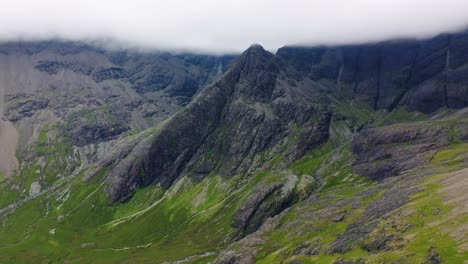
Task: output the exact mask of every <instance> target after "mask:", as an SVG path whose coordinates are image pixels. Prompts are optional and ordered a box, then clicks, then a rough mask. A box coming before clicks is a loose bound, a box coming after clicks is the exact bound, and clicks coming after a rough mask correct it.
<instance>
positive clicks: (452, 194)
mask: <svg viewBox="0 0 468 264" xmlns="http://www.w3.org/2000/svg"><path fill="white" fill-rule="evenodd" d="M440 183H441V184H442V185H443V187H442V188H441V189H440V191H439V192H440V194H442V197H443V200H444V202H445V204H447V205H450V206H453V207H454V209H453V210H452V212H451V213H450V214H451V215H450V217H451V218H457V219H466V218H467V217H468V168H465V169H463V170H459V171H456V172H452V173H448V174H446V175H445V176H444V177H443V178H442V179H441V180H440ZM451 236H452V237H453V238H454V239H455V240H456V241H457V242H458V248H459V250H461V251H467V250H468V222H466V221H462V222H461V223H460V224H459V225H458V226H457V228H456V229H455V230H452V232H451Z"/></svg>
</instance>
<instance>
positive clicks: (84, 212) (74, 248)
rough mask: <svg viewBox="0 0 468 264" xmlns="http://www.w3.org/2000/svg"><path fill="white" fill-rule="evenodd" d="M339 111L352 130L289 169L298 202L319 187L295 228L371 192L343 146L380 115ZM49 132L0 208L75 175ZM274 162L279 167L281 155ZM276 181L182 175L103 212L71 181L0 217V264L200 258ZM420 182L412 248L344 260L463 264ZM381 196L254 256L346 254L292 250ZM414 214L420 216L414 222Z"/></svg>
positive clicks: (93, 193) (450, 164)
mask: <svg viewBox="0 0 468 264" xmlns="http://www.w3.org/2000/svg"><path fill="white" fill-rule="evenodd" d="M340 107H341V111H342V113H343V114H346V115H351V116H354V119H355V121H354V122H355V124H349V123H348V124H345V123H346V122H349V120H350V118H347V121H336V122H334V123H333V125H332V129H333V131H332V137H331V138H330V141H329V142H328V143H327V144H325V145H323V146H322V147H320V148H318V149H316V150H313V151H311V152H310V153H309V154H308V155H306V156H305V157H304V158H303V159H301V160H299V161H297V162H296V163H294V164H292V165H291V166H290V167H289V168H288V169H289V170H291V171H292V172H294V173H295V174H296V175H297V176H298V177H299V181H298V184H297V185H296V191H297V193H298V196H299V197H304V198H305V197H306V196H307V195H308V194H309V193H310V192H311V191H314V190H315V191H316V192H317V197H318V202H317V203H316V204H313V206H311V205H310V204H306V202H305V201H303V202H298V203H297V204H296V205H294V207H293V209H292V210H291V211H290V212H289V213H288V214H286V216H285V217H284V219H283V220H282V222H283V223H288V222H294V221H296V220H297V219H298V218H300V217H301V214H302V213H304V210H306V211H308V212H310V211H314V210H319V209H321V208H324V207H325V206H327V204H329V203H330V202H331V201H332V202H337V201H341V200H345V199H348V198H352V197H354V196H355V194H357V193H359V192H361V191H363V190H367V189H371V188H374V187H375V185H376V183H374V182H369V181H367V180H366V179H365V178H363V177H360V176H359V175H355V174H353V173H352V167H351V166H352V165H351V163H350V160H351V159H352V154H351V152H350V151H349V144H347V143H346V142H347V141H348V140H349V136H350V135H351V134H350V131H349V130H348V128H347V127H350V125H355V126H361V125H362V124H361V121H362V120H364V122H365V123H371V122H372V121H373V120H374V119H376V118H378V116H381V115H382V113H373V112H372V111H370V110H369V109H363V108H361V107H360V106H359V105H357V106H355V107H352V111H349V109H346V108H344V107H343V106H340ZM338 111H340V108H339V109H338ZM387 117H388V119H387V121H382V122H381V123H380V124H379V125H382V124H385V123H387V122H389V123H394V122H400V121H402V120H408V119H409V120H414V118H416V119H419V118H420V116H416V117H415V116H414V115H412V114H411V115H408V114H407V113H404V112H403V113H398V114H396V113H395V114H392V115H389V116H387ZM351 120H352V119H351ZM45 133H46V131H44V132H43V133H41V136H40V137H39V142H38V144H37V146H36V149H35V151H36V152H37V153H38V155H39V156H40V157H46V159H47V161H48V163H47V165H46V166H45V167H41V166H40V162H38V160H37V159H36V160H35V162H30V163H28V164H24V166H23V170H22V172H21V177H20V178H19V179H20V180H19V181H18V182H14V183H10V184H3V186H2V185H0V188H2V191H1V192H0V205H1V206H0V207H3V206H4V205H6V204H10V203H11V202H12V201H16V200H17V199H18V198H19V197H23V198H24V197H27V195H26V194H24V193H23V194H21V193H20V192H18V191H14V190H11V186H13V185H15V184H16V185H18V186H20V189H21V190H22V189H28V186H29V185H30V184H31V183H32V182H33V181H36V180H39V181H41V183H42V184H43V186H45V187H50V186H52V185H54V184H57V183H58V182H60V180H58V179H57V177H56V175H57V174H58V173H64V172H65V173H70V171H71V170H72V169H73V168H72V167H69V166H67V163H66V162H64V157H66V156H69V155H73V153H72V150H71V148H70V147H69V146H68V145H67V144H65V143H63V142H62V141H60V140H59V141H58V142H50V140H49V139H48V137H47V136H46V134H45ZM338 146H341V147H340V148H337V147H338ZM466 152H467V146H466V144H462V143H461V142H458V141H457V140H454V142H453V145H452V146H451V148H449V149H447V150H442V151H440V152H439V153H437V154H436V156H435V158H434V160H433V163H434V164H435V165H437V166H438V167H440V168H444V170H454V169H457V168H459V167H460V166H463V165H461V164H463V163H462V162H463V161H464V160H463V157H464V156H463V155H464V154H465V153H466ZM271 163H274V164H273V165H275V164H276V163H278V158H277V159H275V160H272V161H271ZM38 169H40V170H41V173H39V174H38V173H36V172H37V170H38ZM317 174H318V175H320V177H321V178H324V179H325V180H324V182H323V184H321V185H318V184H317V183H316V182H314V180H313V178H314V177H315V176H316V175H317ZM278 180H282V179H281V177H280V174H278V173H276V172H274V171H271V170H265V171H259V172H258V173H257V174H255V175H254V177H250V178H248V179H243V178H241V177H235V178H232V179H226V178H223V177H211V178H207V179H205V180H203V181H202V182H193V181H192V180H190V179H186V178H183V179H181V180H180V181H179V182H178V183H177V184H176V185H174V186H173V187H172V188H171V189H170V190H168V191H167V192H164V191H163V190H162V189H161V188H160V187H159V186H150V187H147V188H144V189H139V190H138V191H137V192H136V193H135V195H134V196H133V198H132V199H131V200H130V201H129V202H128V203H125V204H114V205H111V206H109V205H108V201H107V199H106V197H105V196H104V193H103V191H102V188H103V186H102V185H101V184H99V183H84V182H83V181H82V180H81V175H77V176H76V177H75V178H73V179H72V180H71V181H70V182H68V183H66V184H63V185H60V187H58V188H56V189H55V190H53V191H50V192H48V193H44V194H41V195H40V196H38V197H37V198H35V199H31V200H28V201H26V202H25V203H24V204H22V205H21V206H19V207H18V208H17V209H16V211H15V212H14V213H13V214H12V215H9V216H7V217H2V219H1V220H2V227H1V228H0V237H2V239H1V241H0V262H1V263H32V262H34V263H49V262H65V261H75V262H78V263H92V262H93V263H96V262H98V263H116V262H126V263H145V262H152V263H154V262H156V263H160V262H164V261H173V260H178V259H182V258H185V257H189V256H193V255H196V254H200V253H204V252H213V254H215V253H217V252H218V251H220V250H221V249H223V248H224V247H225V246H226V245H227V244H228V243H229V242H230V241H231V240H230V239H231V237H230V234H231V233H232V231H233V229H232V227H231V225H230V223H231V222H230V221H231V219H232V215H233V213H234V212H235V210H236V209H237V207H238V206H239V205H240V203H241V202H242V201H243V199H245V197H247V196H248V195H249V194H250V193H251V192H252V189H253V188H252V186H255V185H256V184H257V183H258V182H260V181H263V182H272V181H278ZM424 184H425V185H424V186H425V190H424V191H423V192H421V193H418V194H417V195H415V196H414V197H412V200H411V203H409V204H408V205H406V206H408V207H410V208H409V209H413V210H416V211H417V212H418V214H415V215H413V216H410V217H408V219H407V221H408V222H410V223H411V224H412V225H413V226H414V228H413V229H411V230H410V231H408V233H407V234H405V236H408V237H411V236H412V235H413V239H411V240H410V243H408V244H407V245H406V246H405V247H404V248H403V249H401V251H399V252H393V251H391V252H386V253H379V254H373V255H369V254H368V252H366V251H364V250H363V249H362V248H361V247H359V246H358V247H356V248H354V249H353V250H351V251H350V252H348V253H346V254H345V255H344V258H347V259H357V258H361V257H365V258H368V259H369V260H372V261H373V262H374V261H375V262H379V261H384V262H387V261H390V260H394V259H396V258H397V257H398V256H399V255H401V254H409V253H413V254H414V256H413V257H412V260H415V261H419V260H421V259H422V258H423V257H424V256H425V255H426V254H427V246H428V244H427V243H428V242H427V241H430V243H431V245H435V246H436V247H437V248H438V250H439V251H440V254H441V257H442V259H443V260H447V261H451V262H450V263H462V262H460V261H461V259H463V258H468V255H467V254H466V252H465V253H463V254H462V255H457V254H455V252H456V248H455V242H454V241H453V239H451V238H450V237H448V236H447V235H443V232H442V230H443V228H450V226H445V227H444V226H437V227H431V226H429V223H431V222H434V221H440V220H441V219H443V218H444V217H445V216H446V214H448V213H449V212H450V210H451V208H450V207H448V206H445V205H443V204H442V202H441V199H440V197H439V195H438V194H437V189H438V188H440V186H438V185H437V184H436V183H434V180H428V181H427V182H426V183H424ZM319 186H320V188H319V189H318V190H317V187H319ZM381 193H382V191H380V192H378V193H375V194H373V195H371V196H369V197H365V198H362V199H360V203H361V206H360V207H359V208H357V209H353V208H351V207H349V206H348V205H347V206H345V207H344V209H345V210H346V211H347V216H346V218H345V220H344V221H340V222H330V221H318V222H317V223H315V224H314V226H312V227H310V226H308V227H307V230H308V231H307V232H305V233H301V234H298V235H291V234H289V233H288V232H283V231H282V230H281V229H278V230H275V231H273V232H272V233H270V234H268V236H269V239H270V240H269V242H268V243H267V244H266V245H264V246H263V247H262V248H261V249H260V250H261V252H260V254H259V255H258V261H259V263H279V262H280V261H284V260H287V259H291V260H292V259H293V258H299V259H301V260H303V261H304V263H330V261H332V260H334V259H338V258H341V257H343V256H339V255H327V254H326V253H323V252H322V253H320V254H319V255H316V256H298V257H292V256H291V254H290V253H291V252H292V251H293V250H294V249H295V248H297V246H298V245H299V244H300V243H302V242H303V241H308V240H313V241H319V242H318V243H319V244H320V245H321V246H322V247H326V246H327V245H329V244H330V243H331V242H332V241H333V240H334V239H335V238H336V236H337V235H338V234H339V233H341V232H342V231H344V230H345V229H346V227H347V225H348V224H349V223H351V222H352V221H353V220H354V219H356V218H357V217H359V215H360V214H361V213H362V211H363V208H365V205H367V204H369V203H370V202H371V201H372V200H373V199H376V198H377V197H379V196H380V195H381ZM434 207H437V208H439V209H440V211H438V214H437V215H434V214H431V213H430V210H431V208H434ZM428 208H429V209H428ZM301 210H302V211H301ZM428 210H429V211H428ZM420 215H424V216H425V217H424V218H421V217H417V216H420ZM460 220H464V219H460ZM446 224H447V225H450V223H446ZM415 234H416V235H415ZM429 238H431V239H432V240H428V239H429ZM285 252H286V253H285ZM208 255H209V256H206V257H205V256H200V257H194V258H193V259H191V260H190V261H189V262H187V263H197V262H199V263H206V262H207V261H209V260H213V259H214V258H215V255H211V254H208ZM130 260H131V261H130Z"/></svg>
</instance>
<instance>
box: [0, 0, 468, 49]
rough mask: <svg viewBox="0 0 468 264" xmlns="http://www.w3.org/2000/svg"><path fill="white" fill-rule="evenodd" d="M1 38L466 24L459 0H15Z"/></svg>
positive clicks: (226, 45) (302, 39) (140, 41)
mask: <svg viewBox="0 0 468 264" xmlns="http://www.w3.org/2000/svg"><path fill="white" fill-rule="evenodd" d="M0 23H1V25H2V28H1V29H0V40H3V41H17V40H33V41H38V40H48V39H51V38H56V39H60V40H72V41H87V42H98V43H100V44H102V45H105V46H107V47H108V48H109V47H113V48H115V47H120V48H122V47H127V48H135V49H143V50H166V51H191V52H197V53H199V52H202V53H210V54H213V53H216V54H222V53H233V52H234V53H241V52H242V51H243V50H244V49H245V48H246V47H248V46H249V45H250V44H251V43H260V44H261V45H263V46H264V47H265V49H267V50H270V51H276V50H277V49H278V48H280V47H282V46H285V45H292V44H294V45H296V44H299V45H309V46H316V45H336V44H353V43H354V44H358V43H364V42H366V43H367V42H375V41H384V40H390V39H395V38H430V37H433V36H435V35H437V34H440V33H444V32H455V31H459V30H462V29H463V28H466V27H467V26H468V7H467V5H466V1H464V0H445V1H441V0H425V1H424V0H380V1H372V0H358V1H354V0H353V1H341V0H331V1H308V0H292V1H288V2H285V1H280V0H257V1H248V0H239V1H215V0H201V1H189V2H187V1H182V0H176V1H161V0H157V1H148V0H135V1H127V0H118V1H112V0H101V1H92V0H83V1H75V0H67V1H60V0H41V1H30V0H17V1H6V2H5V3H4V5H3V6H2V9H1V10H0Z"/></svg>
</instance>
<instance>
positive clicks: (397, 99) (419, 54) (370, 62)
mask: <svg viewBox="0 0 468 264" xmlns="http://www.w3.org/2000/svg"><path fill="white" fill-rule="evenodd" d="M467 46H468V33H466V32H463V33H458V34H453V35H441V36H438V37H435V38H433V39H429V40H423V41H389V42H382V43H376V44H366V45H356V46H352V45H350V46H338V47H317V48H300V47H284V48H281V49H279V50H278V56H279V57H281V58H282V59H283V61H284V62H285V63H287V64H288V65H290V66H292V67H294V68H295V69H296V70H297V71H299V72H300V74H296V75H294V74H290V77H291V78H294V79H297V80H301V79H303V78H304V77H307V78H310V79H312V80H315V81H317V82H318V83H329V82H330V81H332V82H334V87H333V89H336V90H337V91H338V92H337V93H339V94H340V95H341V96H343V95H345V94H348V95H349V96H350V97H351V98H355V99H358V100H360V101H363V102H366V103H368V104H369V105H370V106H372V107H374V108H375V109H381V108H388V109H393V108H394V107H395V106H397V105H398V104H405V105H406V106H407V108H408V110H410V111H416V110H417V111H421V112H424V113H431V112H433V111H435V110H437V109H439V108H440V107H449V108H462V107H465V106H467V105H468V100H467V98H468V97H467V96H468V93H467V88H466V85H465V84H466V76H468V75H467V72H466V71H467V70H468V68H467V59H466V52H467V51H466V49H467V48H466V47H467Z"/></svg>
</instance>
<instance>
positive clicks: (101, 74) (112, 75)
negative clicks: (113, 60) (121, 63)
mask: <svg viewBox="0 0 468 264" xmlns="http://www.w3.org/2000/svg"><path fill="white" fill-rule="evenodd" d="M92 75H93V79H94V80H95V81H96V82H102V81H104V80H109V79H122V78H126V77H127V76H128V72H127V71H126V70H125V69H122V68H117V67H112V68H108V69H102V70H98V71H95V72H93V74H92Z"/></svg>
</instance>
